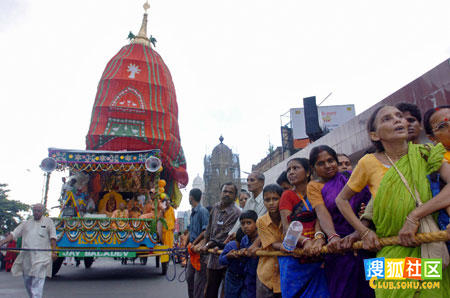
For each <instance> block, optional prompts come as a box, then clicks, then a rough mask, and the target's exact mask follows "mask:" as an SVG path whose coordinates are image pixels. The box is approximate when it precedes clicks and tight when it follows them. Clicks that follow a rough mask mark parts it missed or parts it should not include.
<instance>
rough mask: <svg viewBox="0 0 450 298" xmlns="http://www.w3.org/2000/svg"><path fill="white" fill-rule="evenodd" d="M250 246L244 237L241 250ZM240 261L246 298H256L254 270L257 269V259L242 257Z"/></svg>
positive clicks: (250, 243)
mask: <svg viewBox="0 0 450 298" xmlns="http://www.w3.org/2000/svg"><path fill="white" fill-rule="evenodd" d="M251 245H252V242H250V239H248V236H247V235H245V236H244V237H243V238H242V240H241V248H249V247H250V246H251ZM241 261H242V262H243V263H245V265H244V272H245V280H244V284H245V288H246V289H247V298H253V297H256V278H257V277H256V269H257V268H258V261H259V258H257V257H256V258H249V257H242V258H241Z"/></svg>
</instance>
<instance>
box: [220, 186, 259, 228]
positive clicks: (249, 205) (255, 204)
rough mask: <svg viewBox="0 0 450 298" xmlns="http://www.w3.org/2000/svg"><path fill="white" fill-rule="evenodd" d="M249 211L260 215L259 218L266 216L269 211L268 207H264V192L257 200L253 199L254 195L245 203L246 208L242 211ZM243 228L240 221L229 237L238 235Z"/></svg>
mask: <svg viewBox="0 0 450 298" xmlns="http://www.w3.org/2000/svg"><path fill="white" fill-rule="evenodd" d="M247 210H253V211H255V212H256V214H258V218H260V217H261V216H263V215H264V214H266V212H267V209H266V206H264V198H263V192H262V191H261V192H260V193H259V195H258V196H257V197H256V198H253V194H252V195H251V197H250V198H248V199H247V201H246V202H245V206H244V208H243V209H242V212H245V211H247ZM240 226H241V222H240V221H239V220H238V221H237V222H236V223H235V224H234V227H233V228H232V229H231V231H230V232H229V233H228V235H231V234H233V233H236V232H237V230H239V227H240Z"/></svg>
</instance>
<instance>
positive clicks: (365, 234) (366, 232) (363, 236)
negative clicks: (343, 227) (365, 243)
mask: <svg viewBox="0 0 450 298" xmlns="http://www.w3.org/2000/svg"><path fill="white" fill-rule="evenodd" d="M369 232H370V229H367V230H365V231H364V232H363V233H362V234H361V233H360V237H361V240H363V239H364V238H365V237H366V236H367V235H368V234H369Z"/></svg>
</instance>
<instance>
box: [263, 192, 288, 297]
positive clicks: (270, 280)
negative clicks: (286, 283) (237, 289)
mask: <svg viewBox="0 0 450 298" xmlns="http://www.w3.org/2000/svg"><path fill="white" fill-rule="evenodd" d="M282 193H283V189H282V188H281V187H280V186H278V185H276V184H269V185H267V186H266V187H264V189H263V198H264V206H265V207H266V209H267V213H266V214H264V215H263V216H261V217H260V218H259V219H258V220H257V221H256V226H257V228H258V235H259V239H261V248H262V249H263V250H265V251H274V250H281V243H282V242H283V226H282V225H281V216H280V210H279V209H278V207H279V204H280V198H281V194H282ZM257 275H258V278H257V280H256V297H257V298H278V297H279V298H281V288H280V270H279V269H278V259H277V257H260V258H259V262H258V270H257Z"/></svg>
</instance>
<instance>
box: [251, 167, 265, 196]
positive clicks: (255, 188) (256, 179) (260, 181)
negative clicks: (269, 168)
mask: <svg viewBox="0 0 450 298" xmlns="http://www.w3.org/2000/svg"><path fill="white" fill-rule="evenodd" d="M265 179H266V178H265V177H264V174H262V173H260V172H252V173H251V174H250V175H248V177H247V186H248V191H250V192H251V193H253V196H254V197H256V196H257V195H259V194H260V193H261V192H262V190H263V188H264V180H265Z"/></svg>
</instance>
